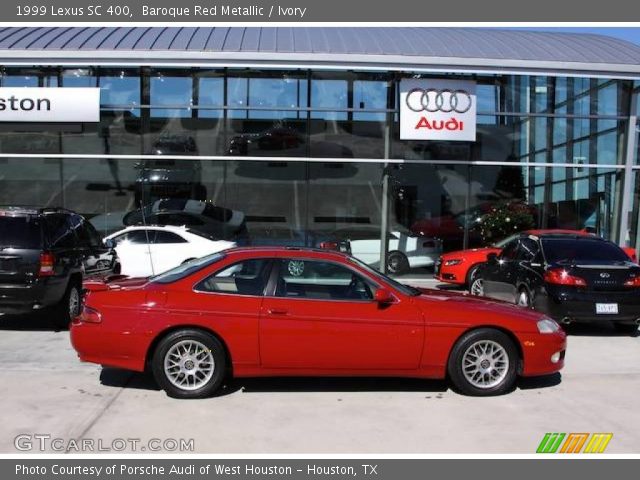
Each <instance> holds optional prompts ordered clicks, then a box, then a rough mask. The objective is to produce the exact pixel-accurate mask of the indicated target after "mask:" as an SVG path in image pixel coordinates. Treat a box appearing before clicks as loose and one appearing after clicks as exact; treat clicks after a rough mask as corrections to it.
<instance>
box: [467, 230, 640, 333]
mask: <svg viewBox="0 0 640 480" xmlns="http://www.w3.org/2000/svg"><path fill="white" fill-rule="evenodd" d="M470 290H471V293H472V294H475V295H484V296H488V297H492V298H495V299H500V300H504V301H507V302H511V303H516V304H518V305H521V306H523V307H529V308H534V309H536V310H538V311H540V312H542V313H544V314H546V315H549V316H550V317H552V318H553V319H555V320H557V321H559V322H562V323H572V322H604V321H612V322H613V323H614V325H615V326H616V327H617V328H618V329H619V330H621V331H629V332H634V331H635V330H637V324H638V322H640V266H638V265H637V264H635V263H633V262H631V260H630V258H629V256H628V254H627V253H626V252H625V251H624V250H622V249H621V248H620V247H618V246H617V245H616V244H615V243H613V242H609V241H607V240H604V239H602V238H599V237H595V236H591V235H575V234H558V233H546V234H540V235H529V234H522V235H519V236H518V237H516V238H514V239H512V240H511V241H510V242H508V243H507V244H506V245H505V246H504V248H503V249H502V251H501V252H500V254H499V255H496V254H490V255H489V260H488V261H487V263H485V264H484V265H482V266H481V267H480V269H479V270H478V272H477V274H476V277H475V280H474V281H473V283H472V285H471V287H470Z"/></svg>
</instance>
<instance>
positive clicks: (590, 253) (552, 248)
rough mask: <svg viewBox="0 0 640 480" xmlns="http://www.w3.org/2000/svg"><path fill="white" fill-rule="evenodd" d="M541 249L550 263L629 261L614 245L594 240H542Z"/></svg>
mask: <svg viewBox="0 0 640 480" xmlns="http://www.w3.org/2000/svg"><path fill="white" fill-rule="evenodd" d="M542 248H543V249H544V254H545V256H546V258H547V261H549V262H551V263H588V262H626V261H629V257H628V256H627V254H626V253H624V251H623V250H622V249H621V248H620V247H618V246H617V245H616V244H614V243H610V242H604V241H602V240H596V239H588V238H583V239H574V238H543V239H542Z"/></svg>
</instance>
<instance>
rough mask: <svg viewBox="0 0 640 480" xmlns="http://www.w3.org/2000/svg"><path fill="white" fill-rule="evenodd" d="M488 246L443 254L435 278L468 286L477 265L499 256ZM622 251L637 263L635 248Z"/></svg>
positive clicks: (497, 250)
mask: <svg viewBox="0 0 640 480" xmlns="http://www.w3.org/2000/svg"><path fill="white" fill-rule="evenodd" d="M525 233H528V234H530V235H540V234H544V233H556V234H567V235H592V234H591V233H587V232H584V231H576V230H557V229H552V230H530V231H527V232H525ZM501 243H502V242H500V243H499V244H498V246H490V247H484V248H471V249H468V250H459V251H455V252H448V253H445V254H443V255H442V256H441V257H440V259H439V260H438V262H437V264H436V272H435V278H436V279H437V280H439V281H440V282H443V283H451V284H455V285H469V283H470V280H471V276H472V275H473V270H474V268H475V267H477V266H478V265H480V264H482V263H484V262H486V261H487V258H488V256H489V254H491V253H495V254H499V253H500V252H501V251H502V247H501V246H499V245H500V244H501ZM623 250H624V251H625V252H626V254H627V255H628V256H629V258H630V259H631V260H632V261H633V262H637V261H638V258H637V255H636V250H635V248H629V247H625V248H623Z"/></svg>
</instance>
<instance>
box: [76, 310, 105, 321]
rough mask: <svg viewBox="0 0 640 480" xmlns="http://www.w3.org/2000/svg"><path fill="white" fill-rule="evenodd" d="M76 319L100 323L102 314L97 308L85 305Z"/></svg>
mask: <svg viewBox="0 0 640 480" xmlns="http://www.w3.org/2000/svg"><path fill="white" fill-rule="evenodd" d="M78 320H80V322H83V323H102V315H100V312H99V311H97V310H94V309H93V308H91V307H87V306H85V307H84V308H83V309H82V312H80V315H79V316H78Z"/></svg>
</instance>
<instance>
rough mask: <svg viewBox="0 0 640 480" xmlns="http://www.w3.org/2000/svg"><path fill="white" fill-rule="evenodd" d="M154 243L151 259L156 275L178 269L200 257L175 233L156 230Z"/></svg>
mask: <svg viewBox="0 0 640 480" xmlns="http://www.w3.org/2000/svg"><path fill="white" fill-rule="evenodd" d="M154 232H155V235H154V242H153V244H152V245H151V258H152V260H153V268H154V270H155V273H156V274H158V273H162V272H166V271H167V270H169V269H171V268H173V267H177V266H178V265H180V264H181V263H182V262H184V261H185V260H187V259H189V258H197V257H199V256H200V255H198V254H197V253H193V252H191V251H190V249H189V246H190V244H189V242H188V241H187V240H185V239H184V238H182V237H181V236H180V235H178V234H177V233H174V232H168V231H166V230H154Z"/></svg>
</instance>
